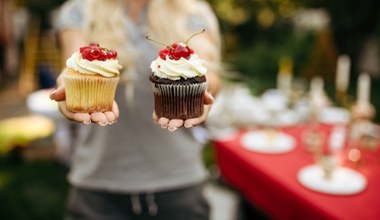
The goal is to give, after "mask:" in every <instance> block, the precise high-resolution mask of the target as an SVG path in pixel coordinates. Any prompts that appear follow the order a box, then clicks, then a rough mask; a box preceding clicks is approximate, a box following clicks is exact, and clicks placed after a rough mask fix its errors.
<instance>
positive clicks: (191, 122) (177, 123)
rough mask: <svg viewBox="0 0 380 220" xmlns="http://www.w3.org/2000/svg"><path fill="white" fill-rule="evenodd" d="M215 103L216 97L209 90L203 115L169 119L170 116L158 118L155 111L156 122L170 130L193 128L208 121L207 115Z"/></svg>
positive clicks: (154, 118) (205, 98) (206, 94)
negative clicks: (183, 127) (183, 118)
mask: <svg viewBox="0 0 380 220" xmlns="http://www.w3.org/2000/svg"><path fill="white" fill-rule="evenodd" d="M213 103H214V98H213V97H212V95H211V94H210V93H208V92H206V93H205V97H204V111H203V115H201V116H200V117H198V118H189V119H186V120H182V119H168V118H164V117H161V118H158V117H157V115H156V113H155V112H153V121H154V123H156V124H158V125H160V126H161V128H164V129H168V130H169V131H175V130H177V129H178V128H180V127H182V126H185V128H192V127H194V126H197V125H199V124H202V123H204V122H205V121H206V119H207V115H208V113H209V111H210V109H211V105H212V104H213Z"/></svg>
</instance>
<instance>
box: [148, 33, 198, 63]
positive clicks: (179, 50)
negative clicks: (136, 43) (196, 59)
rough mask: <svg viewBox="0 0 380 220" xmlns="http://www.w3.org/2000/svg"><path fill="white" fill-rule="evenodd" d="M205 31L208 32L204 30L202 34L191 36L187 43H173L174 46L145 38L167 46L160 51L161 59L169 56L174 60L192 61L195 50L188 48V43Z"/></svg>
mask: <svg viewBox="0 0 380 220" xmlns="http://www.w3.org/2000/svg"><path fill="white" fill-rule="evenodd" d="M205 31H206V30H205V29H203V30H202V31H201V32H198V33H195V34H193V35H191V36H190V37H189V38H188V39H187V40H186V42H185V43H182V42H177V43H173V44H172V45H166V44H163V43H160V42H158V41H155V40H153V39H151V38H150V37H149V36H146V37H145V38H146V39H147V40H150V41H153V42H155V43H158V44H161V45H164V46H166V47H165V48H164V49H162V50H160V52H159V56H160V58H161V59H163V60H166V56H167V55H168V56H169V58H170V59H172V60H179V59H181V58H185V59H187V60H188V59H190V56H191V54H193V53H194V50H193V49H191V48H190V47H189V46H187V43H188V42H189V41H190V39H191V38H193V37H194V36H196V35H199V34H202V33H203V32H205Z"/></svg>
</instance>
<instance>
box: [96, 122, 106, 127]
mask: <svg viewBox="0 0 380 220" xmlns="http://www.w3.org/2000/svg"><path fill="white" fill-rule="evenodd" d="M107 124H108V123H107V122H101V121H100V122H98V125H100V126H103V127H104V126H106V125H107Z"/></svg>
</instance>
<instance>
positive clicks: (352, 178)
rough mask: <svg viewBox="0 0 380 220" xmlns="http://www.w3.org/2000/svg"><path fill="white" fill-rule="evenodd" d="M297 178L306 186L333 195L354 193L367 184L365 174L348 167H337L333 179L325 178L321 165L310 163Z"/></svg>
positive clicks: (360, 190)
mask: <svg viewBox="0 0 380 220" xmlns="http://www.w3.org/2000/svg"><path fill="white" fill-rule="evenodd" d="M297 178H298V181H299V182H300V183H301V184H302V185H303V186H304V187H306V188H308V189H311V190H314V191H317V192H321V193H325V194H331V195H353V194H357V193H360V192H362V191H363V190H364V189H365V188H366V186H367V179H366V178H365V177H364V175H362V174H361V173H359V172H357V171H355V170H353V169H349V168H346V167H338V168H336V169H335V170H334V171H333V174H332V177H331V179H325V178H323V171H322V168H321V167H320V166H318V165H310V166H306V167H304V168H302V169H301V170H300V171H299V172H298V175H297Z"/></svg>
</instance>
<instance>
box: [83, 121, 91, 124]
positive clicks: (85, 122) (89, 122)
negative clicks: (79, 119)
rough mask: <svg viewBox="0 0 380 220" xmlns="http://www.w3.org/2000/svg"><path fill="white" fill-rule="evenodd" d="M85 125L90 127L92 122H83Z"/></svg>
mask: <svg viewBox="0 0 380 220" xmlns="http://www.w3.org/2000/svg"><path fill="white" fill-rule="evenodd" d="M83 124H85V125H89V124H91V121H83Z"/></svg>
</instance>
